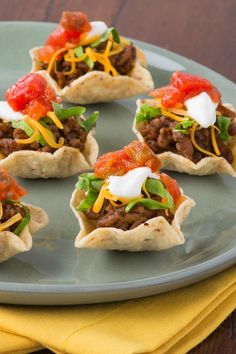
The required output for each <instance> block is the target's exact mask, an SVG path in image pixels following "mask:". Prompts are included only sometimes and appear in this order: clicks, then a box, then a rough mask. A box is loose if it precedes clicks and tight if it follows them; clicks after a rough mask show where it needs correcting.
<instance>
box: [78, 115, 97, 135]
mask: <svg viewBox="0 0 236 354" xmlns="http://www.w3.org/2000/svg"><path fill="white" fill-rule="evenodd" d="M98 117H99V112H97V111H96V112H93V113H92V114H91V115H90V116H89V117H88V118H87V119H85V120H82V119H81V118H80V117H77V121H78V123H79V125H80V126H81V127H82V128H84V129H85V130H86V131H87V132H89V131H90V130H91V129H92V128H93V127H94V126H95V124H96V122H97V120H98Z"/></svg>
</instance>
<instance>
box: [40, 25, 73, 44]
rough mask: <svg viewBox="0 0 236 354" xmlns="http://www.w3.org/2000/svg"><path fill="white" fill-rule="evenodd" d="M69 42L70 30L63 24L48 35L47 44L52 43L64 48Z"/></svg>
mask: <svg viewBox="0 0 236 354" xmlns="http://www.w3.org/2000/svg"><path fill="white" fill-rule="evenodd" d="M67 42H69V35H68V32H67V31H66V30H65V29H64V28H62V27H61V26H58V27H56V28H55V29H54V30H53V32H52V33H51V34H50V35H49V36H48V39H47V40H46V42H45V46H47V45H50V46H53V47H56V48H63V47H65V44H66V43H67Z"/></svg>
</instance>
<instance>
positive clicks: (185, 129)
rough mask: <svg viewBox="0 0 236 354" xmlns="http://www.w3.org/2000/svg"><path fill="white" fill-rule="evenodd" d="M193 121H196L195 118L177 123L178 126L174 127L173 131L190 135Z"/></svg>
mask: <svg viewBox="0 0 236 354" xmlns="http://www.w3.org/2000/svg"><path fill="white" fill-rule="evenodd" d="M193 123H194V121H193V120H185V121H183V122H180V123H177V124H176V126H175V127H174V129H173V131H174V132H175V133H182V134H185V135H188V134H189V128H191V126H192V125H193Z"/></svg>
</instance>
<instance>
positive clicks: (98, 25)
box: [86, 21, 108, 39]
mask: <svg viewBox="0 0 236 354" xmlns="http://www.w3.org/2000/svg"><path fill="white" fill-rule="evenodd" d="M90 25H91V26H92V28H91V30H90V31H89V32H87V33H86V39H90V38H92V37H94V36H97V35H99V36H101V35H102V34H103V33H104V32H106V30H108V27H107V25H106V24H105V22H103V21H93V22H90Z"/></svg>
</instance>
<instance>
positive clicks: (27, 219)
mask: <svg viewBox="0 0 236 354" xmlns="http://www.w3.org/2000/svg"><path fill="white" fill-rule="evenodd" d="M6 203H7V204H12V205H17V206H19V207H21V208H22V209H23V210H24V211H25V216H24V218H23V219H21V222H20V223H19V225H18V226H17V227H16V228H15V229H14V230H13V233H14V234H15V235H17V236H19V235H20V233H21V232H22V231H23V230H24V228H25V227H26V226H27V225H28V224H29V222H30V211H29V208H27V207H26V206H25V205H23V204H21V203H19V202H16V201H14V200H11V199H7V200H6Z"/></svg>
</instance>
